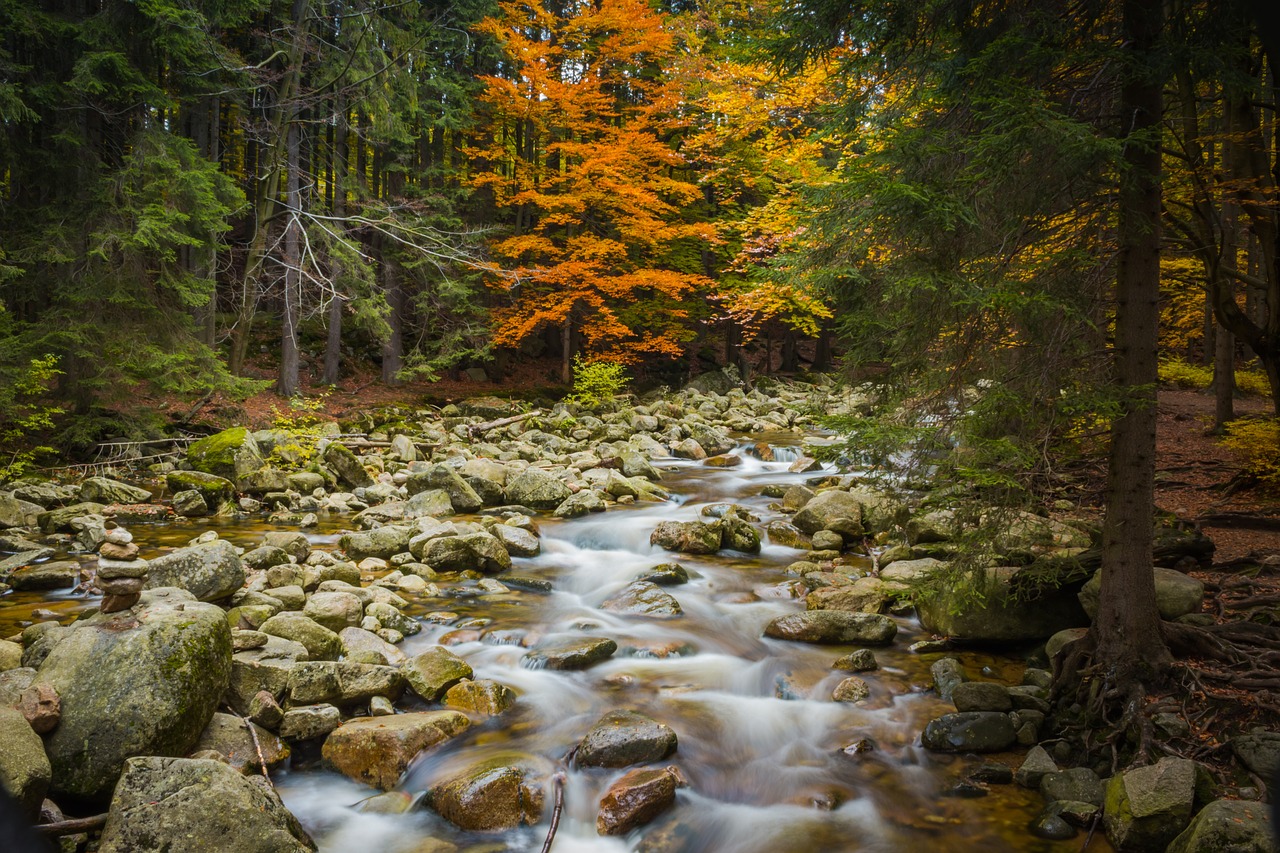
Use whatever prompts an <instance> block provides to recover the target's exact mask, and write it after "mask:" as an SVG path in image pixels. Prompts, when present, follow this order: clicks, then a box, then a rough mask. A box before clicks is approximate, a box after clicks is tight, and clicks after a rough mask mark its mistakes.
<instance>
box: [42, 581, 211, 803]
mask: <svg viewBox="0 0 1280 853" xmlns="http://www.w3.org/2000/svg"><path fill="white" fill-rule="evenodd" d="M230 673H231V629H230V628H229V627H228V625H227V620H226V616H225V615H224V614H223V612H222V610H221V609H220V608H218V607H215V606H214V605H211V604H202V603H199V602H197V601H195V600H194V599H193V598H192V597H191V596H190V595H189V594H187V593H184V592H182V591H181V590H176V589H162V590H152V591H150V592H146V593H144V594H143V598H142V600H141V602H139V604H138V605H137V606H135V607H134V608H132V609H130V610H125V611H121V612H119V613H112V614H101V613H99V614H96V615H94V616H91V617H89V618H87V619H82V620H80V621H79V622H77V623H75V625H74V626H73V627H72V628H71V629H70V630H69V631H68V632H67V633H66V636H64V637H63V639H62V641H61V642H60V643H58V645H56V646H55V647H54V648H53V651H51V652H50V653H49V656H48V658H46V659H45V661H44V663H43V664H42V665H41V667H40V670H39V672H38V673H37V675H36V680H35V683H36V684H48V685H49V686H51V687H52V688H53V689H54V691H55V692H57V694H58V696H59V697H60V698H61V704H62V720H61V722H60V723H59V724H58V727H57V728H56V729H54V730H53V732H52V733H50V734H49V735H48V736H47V737H46V741H45V746H46V749H47V751H48V754H49V761H50V763H51V764H52V766H53V772H54V775H53V785H52V791H53V792H54V793H55V794H63V795H68V796H72V797H80V798H86V799H103V798H105V797H106V796H108V795H109V794H110V793H111V789H112V787H113V786H114V785H115V783H116V780H117V779H118V778H119V776H120V772H121V770H123V768H124V763H125V761H126V759H128V758H130V757H132V756H136V755H186V754H188V753H189V752H190V751H191V749H192V747H194V746H195V744H196V742H197V741H198V740H199V738H200V733H201V732H203V731H204V729H205V727H206V726H207V725H208V724H209V720H210V719H211V718H212V717H213V712H214V710H215V709H216V708H217V705H218V702H219V701H220V700H221V698H222V694H223V692H224V691H225V690H226V688H227V683H228V679H229V677H230Z"/></svg>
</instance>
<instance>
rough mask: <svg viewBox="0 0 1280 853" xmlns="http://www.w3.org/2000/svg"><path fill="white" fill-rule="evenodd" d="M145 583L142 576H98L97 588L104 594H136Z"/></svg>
mask: <svg viewBox="0 0 1280 853" xmlns="http://www.w3.org/2000/svg"><path fill="white" fill-rule="evenodd" d="M145 584H146V581H145V580H143V579H142V578H110V579H105V580H104V579H103V578H98V588H99V589H101V590H102V592H103V594H104V595H137V594H138V593H140V592H142V588H143V586H144V585H145Z"/></svg>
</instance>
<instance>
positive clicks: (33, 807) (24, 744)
mask: <svg viewBox="0 0 1280 853" xmlns="http://www.w3.org/2000/svg"><path fill="white" fill-rule="evenodd" d="M0 743H2V744H4V748H3V749H0V786H3V788H4V789H5V790H6V791H8V792H9V794H10V795H12V796H13V798H14V799H15V800H17V802H18V806H19V807H20V808H21V809H22V811H23V813H24V814H25V815H26V817H27V819H28V820H30V821H33V822H34V821H35V819H36V818H37V817H38V816H39V814H40V803H42V802H43V801H44V797H45V793H46V792H47V791H48V790H49V779H50V777H51V776H52V773H53V771H52V770H51V768H50V766H49V759H48V757H47V756H46V755H45V752H44V743H42V742H41V740H40V736H39V735H38V734H36V733H35V732H34V731H32V730H31V726H29V725H28V724H27V720H26V718H25V717H24V716H23V715H22V713H21V712H19V711H17V710H15V709H13V708H5V707H0Z"/></svg>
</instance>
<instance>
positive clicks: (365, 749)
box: [321, 711, 471, 791]
mask: <svg viewBox="0 0 1280 853" xmlns="http://www.w3.org/2000/svg"><path fill="white" fill-rule="evenodd" d="M470 725H471V721H470V720H469V719H467V716H466V715H465V714H461V713H459V712H457V711H423V712H420V713H414V714H396V715H393V716H390V717H361V718H359V719H355V720H350V721H348V722H346V723H343V724H342V725H341V726H339V727H338V728H337V729H335V730H334V731H333V732H332V733H331V734H330V735H329V737H328V738H326V739H325V742H324V748H323V750H322V751H321V754H322V755H323V756H324V759H325V761H328V762H329V763H330V764H332V765H333V766H334V767H335V768H337V769H338V770H339V771H340V772H342V773H343V774H345V775H347V776H349V777H351V778H352V779H355V780H356V781H358V782H363V783H365V784H366V785H372V786H374V787H376V788H381V789H382V790H384V791H389V790H391V789H392V788H394V787H395V785H396V782H397V781H399V779H400V776H401V775H402V774H403V773H404V771H405V769H406V768H407V767H408V766H409V764H410V762H412V761H413V759H414V758H416V757H417V756H418V754H419V753H421V752H422V751H423V750H424V749H429V748H431V747H433V746H435V745H436V744H439V743H443V742H444V741H446V740H448V739H449V738H451V737H454V736H455V735H458V734H461V733H462V732H464V731H466V729H467V727H468V726H470Z"/></svg>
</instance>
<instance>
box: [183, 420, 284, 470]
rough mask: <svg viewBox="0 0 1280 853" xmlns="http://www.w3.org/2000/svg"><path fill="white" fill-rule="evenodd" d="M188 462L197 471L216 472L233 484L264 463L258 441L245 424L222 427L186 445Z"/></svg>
mask: <svg viewBox="0 0 1280 853" xmlns="http://www.w3.org/2000/svg"><path fill="white" fill-rule="evenodd" d="M187 463H188V464H189V465H191V467H192V468H194V469H195V470H197V471H203V472H205V473H206V474H216V475H218V476H219V477H223V478H225V479H227V480H230V481H232V482H233V483H234V482H237V481H239V480H240V478H241V477H244V476H245V475H247V474H252V473H253V472H254V471H257V470H258V469H259V468H261V467H262V466H264V465H266V464H267V463H266V461H265V460H264V459H263V458H262V450H261V449H260V448H259V447H258V442H257V441H255V440H254V438H253V434H252V433H250V432H249V430H247V429H245V428H244V427H233V428H232V429H227V430H223V431H222V432H220V433H217V434H215V435H211V436H209V437H208V438H202V439H200V440H199V441H197V442H195V443H194V444H192V445H191V446H190V447H188V448H187Z"/></svg>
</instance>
